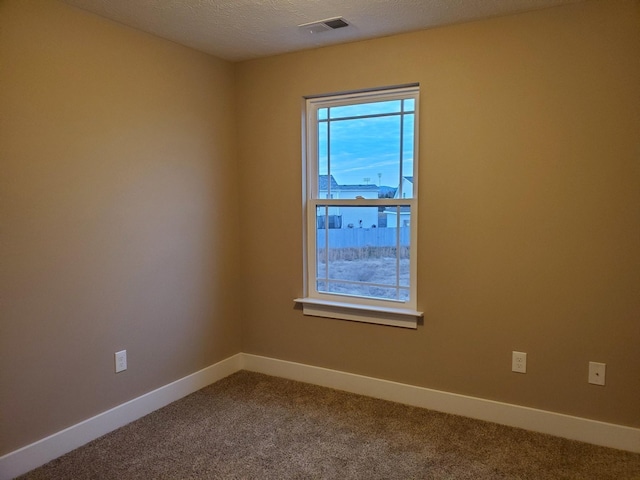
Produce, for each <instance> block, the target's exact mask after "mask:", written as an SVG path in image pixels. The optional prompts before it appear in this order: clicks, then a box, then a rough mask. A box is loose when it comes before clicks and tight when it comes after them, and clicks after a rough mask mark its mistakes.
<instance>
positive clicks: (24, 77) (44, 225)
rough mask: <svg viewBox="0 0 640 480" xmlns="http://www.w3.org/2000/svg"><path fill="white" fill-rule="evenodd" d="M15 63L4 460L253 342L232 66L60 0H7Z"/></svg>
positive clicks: (3, 40) (7, 58) (1, 182)
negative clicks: (248, 325)
mask: <svg viewBox="0 0 640 480" xmlns="http://www.w3.org/2000/svg"><path fill="white" fill-rule="evenodd" d="M0 62H1V63H0V112H2V117H1V122H2V123H1V125H0V162H1V166H0V169H1V174H0V196H1V199H0V214H1V219H2V221H1V223H2V233H1V235H2V258H1V259H0V260H1V270H0V271H1V273H0V282H1V284H0V286H1V290H2V301H1V306H0V309H1V310H0V316H1V324H0V329H1V330H0V357H1V361H0V418H1V420H0V422H1V427H0V455H1V454H3V453H7V452H8V451H12V450H14V449H16V448H18V447H21V446H23V445H25V444H28V443H30V442H32V441H35V440H38V439H40V438H43V437H45V436H47V435H49V434H51V433H54V432H56V431H58V430H61V429H63V428H65V427H67V426H70V425H72V424H75V423H77V422H79V421H81V420H83V419H85V418H87V417H90V416H92V415H95V414H97V413H99V412H101V411H104V410H106V409H108V408H110V407H113V406H115V405H118V404H121V403H123V402H125V401H127V400H129V399H131V398H134V397H136V396H139V395H141V394H143V393H146V392H148V391H150V390H152V389H154V388H157V387H160V386H162V385H166V384H167V383H169V382H171V381H173V380H176V379H178V378H181V377H183V376H185V375H187V374H190V373H192V372H194V371H197V370H199V369H200V368H203V367H206V366H209V365H211V364H213V363H215V362H216V361H218V360H220V359H223V358H226V357H228V356H230V355H232V354H235V353H237V352H239V351H240V340H241V338H240V334H241V331H240V318H239V315H238V312H237V311H236V307H235V305H236V303H237V302H236V297H235V292H236V291H237V289H236V285H235V282H236V276H237V275H236V274H235V273H234V272H237V263H238V262H237V259H238V253H239V251H238V249H237V246H236V244H237V242H236V239H237V236H238V215H237V213H238V212H237V210H238V209H237V199H236V197H235V195H237V191H236V189H235V185H234V183H233V182H234V181H235V179H236V177H237V172H236V166H235V161H234V156H235V150H234V148H235V133H234V130H233V127H234V120H233V115H234V111H235V110H234V105H233V100H234V97H233V66H232V65H231V64H228V63H226V62H223V61H219V60H216V59H214V58H212V57H210V56H207V55H205V54H201V53H197V52H195V51H193V50H190V49H187V48H184V47H181V46H178V45H176V44H173V43H171V42H167V41H164V40H160V39H158V38H156V37H153V36H150V35H146V34H143V33H140V32H136V31H135V30H131V29H128V28H124V27H121V26H119V25H117V24H115V23H112V22H108V21H106V20H103V19H100V18H98V17H95V16H92V15H89V14H86V13H84V12H82V11H79V10H75V9H72V8H71V7H68V6H66V5H64V4H61V3H58V2H52V1H50V0H3V1H2V2H1V3H0ZM120 349H127V351H128V357H129V369H128V370H127V371H126V372H124V373H121V374H118V375H115V374H114V366H113V354H114V352H115V351H117V350H120Z"/></svg>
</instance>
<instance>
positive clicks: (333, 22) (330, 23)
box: [298, 17, 349, 33]
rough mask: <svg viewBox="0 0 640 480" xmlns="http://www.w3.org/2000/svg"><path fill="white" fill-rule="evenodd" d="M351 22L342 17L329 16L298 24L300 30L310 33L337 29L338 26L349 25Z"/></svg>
mask: <svg viewBox="0 0 640 480" xmlns="http://www.w3.org/2000/svg"><path fill="white" fill-rule="evenodd" d="M348 26H349V23H348V22H347V21H346V20H345V19H344V18H342V17H334V18H327V19H325V20H318V21H315V22H310V23H303V24H302V25H298V28H300V30H303V31H306V32H308V33H322V32H328V31H330V30H337V29H338V28H344V27H348Z"/></svg>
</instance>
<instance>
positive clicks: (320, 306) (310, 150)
mask: <svg viewBox="0 0 640 480" xmlns="http://www.w3.org/2000/svg"><path fill="white" fill-rule="evenodd" d="M408 94H410V95H411V96H412V97H413V98H415V111H414V139H415V141H414V145H413V148H414V153H413V169H412V172H411V176H413V192H414V193H413V197H412V198H398V199H363V200H358V199H324V198H319V191H318V173H317V172H318V165H317V160H318V158H317V148H318V147H317V145H318V138H317V128H316V125H317V121H316V118H317V113H316V112H317V111H318V109H320V108H324V107H327V106H329V105H328V104H330V106H331V107H336V106H341V105H353V104H356V103H370V102H374V101H376V100H377V99H380V100H381V101H387V100H395V99H406V98H407V96H408ZM419 99H420V92H419V85H418V84H412V85H405V86H401V87H388V88H380V89H371V90H361V91H357V92H348V93H344V94H335V95H334V94H332V95H322V96H311V97H305V98H304V99H303V116H302V139H303V142H302V149H303V151H302V153H303V160H304V161H303V183H302V184H303V192H302V193H303V195H302V196H303V248H304V259H303V265H304V282H303V285H304V292H305V293H304V294H305V296H304V297H301V298H296V299H295V300H294V301H295V302H296V303H299V304H301V305H302V308H303V313H304V315H311V316H319V317H326V318H337V319H343V320H352V321H359V322H367V323H375V324H382V325H391V326H396V327H406V328H414V329H415V328H417V324H418V320H419V319H420V318H421V317H422V316H423V312H420V311H417V310H416V305H417V299H416V296H417V230H418V228H417V218H418V200H417V195H418V158H419V156H418V147H419V145H418V143H419V140H418V131H419V105H420V101H419ZM314 172H315V173H314ZM329 173H330V172H329ZM399 173H400V175H399V183H400V185H401V184H402V183H403V182H402V180H403V178H404V177H405V176H407V175H405V172H402V171H400V172H399ZM407 173H409V172H407ZM345 200H346V201H347V203H348V205H349V206H372V205H376V206H380V205H393V206H396V205H397V206H400V205H407V206H409V207H410V209H411V217H412V225H411V230H410V246H409V248H410V255H409V257H410V263H409V265H410V267H409V268H410V273H409V278H410V282H409V300H408V301H402V300H382V299H375V298H366V297H357V296H350V295H341V294H334V293H324V292H318V291H317V290H316V289H315V288H313V285H315V283H314V282H315V277H316V273H317V272H316V264H315V261H314V259H315V256H316V235H315V228H316V215H317V214H316V207H317V205H342V206H344V205H345ZM414 219H415V220H414Z"/></svg>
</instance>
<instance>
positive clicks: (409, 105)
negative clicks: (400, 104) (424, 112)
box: [404, 98, 416, 112]
mask: <svg viewBox="0 0 640 480" xmlns="http://www.w3.org/2000/svg"><path fill="white" fill-rule="evenodd" d="M415 109H416V101H415V99H413V98H408V99H406V100H405V101H404V111H405V112H412V111H414V110H415Z"/></svg>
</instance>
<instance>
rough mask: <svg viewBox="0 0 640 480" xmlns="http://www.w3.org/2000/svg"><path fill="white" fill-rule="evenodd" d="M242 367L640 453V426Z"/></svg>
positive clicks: (302, 370) (363, 381) (358, 378)
mask: <svg viewBox="0 0 640 480" xmlns="http://www.w3.org/2000/svg"><path fill="white" fill-rule="evenodd" d="M242 368H243V369H244V370H250V371H253V372H258V373H264V374H267V375H273V376H276V377H282V378H288V379H291V380H297V381H301V382H307V383H312V384H315V385H321V386H323V387H330V388H335V389H337V390H344V391H346V392H351V393H357V394H360V395H366V396H369V397H374V398H380V399H383V400H390V401H393V402H398V403H403V404H406V405H412V406H415V407H421V408H428V409H430V410H436V411H439V412H445V413H452V414H455V415H462V416H465V417H470V418H476V419H478V420H486V421H489V422H494V423H499V424H502V425H508V426H511V427H519V428H524V429H526V430H531V431H534V432H540V433H548V434H550V435H555V436H557V437H563V438H568V439H571V440H579V441H582V442H586V443H591V444H594V445H601V446H604V447H611V448H617V449H620V450H627V451H630V452H636V453H640V429H638V428H632V427H626V426H623V425H615V424H612V423H606V422H599V421H596V420H589V419H586V418H581V417H574V416H571V415H564V414H561V413H554V412H549V411H545V410H538V409H535V408H529V407H522V406H519V405H513V404H509V403H502V402H496V401H492V400H484V399H481V398H476V397H469V396H465V395H458V394H455V393H448V392H443V391H439V390H432V389H429V388H423V387H415V386H412V385H407V384H404V383H397V382H390V381H388V380H380V379H377V378H372V377H365V376H362V375H355V374H352V373H346V372H340V371H337V370H330V369H327V368H321V367H314V366H310V365H304V364H301V363H294V362H287V361H284V360H276V359H273V358H268V357H261V356H258V355H250V354H246V353H245V354H243V355H242Z"/></svg>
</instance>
